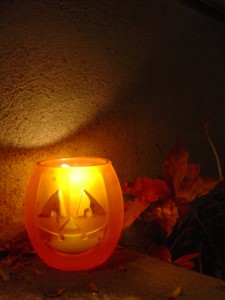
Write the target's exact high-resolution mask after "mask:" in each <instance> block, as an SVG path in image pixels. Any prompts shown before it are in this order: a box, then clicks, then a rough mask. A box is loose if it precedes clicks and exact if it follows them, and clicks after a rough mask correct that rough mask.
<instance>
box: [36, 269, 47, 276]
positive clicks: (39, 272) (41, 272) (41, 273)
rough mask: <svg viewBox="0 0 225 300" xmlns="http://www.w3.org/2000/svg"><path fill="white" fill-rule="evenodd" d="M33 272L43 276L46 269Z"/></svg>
mask: <svg viewBox="0 0 225 300" xmlns="http://www.w3.org/2000/svg"><path fill="white" fill-rule="evenodd" d="M35 273H36V274H37V275H38V276H43V275H45V273H46V271H41V270H35Z"/></svg>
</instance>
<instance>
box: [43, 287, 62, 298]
mask: <svg viewBox="0 0 225 300" xmlns="http://www.w3.org/2000/svg"><path fill="white" fill-rule="evenodd" d="M66 290H67V289H66V288H61V289H55V290H50V291H48V292H47V293H45V296H47V297H50V298H54V297H57V296H59V295H62V293H64V292H65V291H66Z"/></svg>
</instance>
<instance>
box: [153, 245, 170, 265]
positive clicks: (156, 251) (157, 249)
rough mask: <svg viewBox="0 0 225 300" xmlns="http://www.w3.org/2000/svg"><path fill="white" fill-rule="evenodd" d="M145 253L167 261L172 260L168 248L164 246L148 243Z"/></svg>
mask: <svg viewBox="0 0 225 300" xmlns="http://www.w3.org/2000/svg"><path fill="white" fill-rule="evenodd" d="M147 253H148V255H149V256H152V257H156V258H159V259H161V260H164V261H167V262H171V261H172V256H171V252H170V250H169V249H168V248H166V247H164V246H158V245H149V246H148V251H147Z"/></svg>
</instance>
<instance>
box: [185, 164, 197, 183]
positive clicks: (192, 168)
mask: <svg viewBox="0 0 225 300" xmlns="http://www.w3.org/2000/svg"><path fill="white" fill-rule="evenodd" d="M199 174H200V165H196V164H189V165H188V167H187V171H186V174H185V178H187V179H189V180H194V179H195V178H196V177H198V176H199Z"/></svg>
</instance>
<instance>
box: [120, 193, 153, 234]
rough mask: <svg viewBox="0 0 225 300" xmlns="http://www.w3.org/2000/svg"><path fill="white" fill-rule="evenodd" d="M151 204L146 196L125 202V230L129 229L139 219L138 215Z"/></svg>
mask: <svg viewBox="0 0 225 300" xmlns="http://www.w3.org/2000/svg"><path fill="white" fill-rule="evenodd" d="M148 206H149V201H148V200H147V199H146V198H141V199H139V198H137V199H135V200H134V201H128V202H126V203H125V205H124V208H125V211H124V221H123V230H125V229H127V228H128V227H129V226H131V224H132V223H133V222H134V221H135V220H136V219H137V217H138V216H139V215H140V214H141V213H142V212H143V211H144V210H145V209H146V208H147V207H148Z"/></svg>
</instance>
